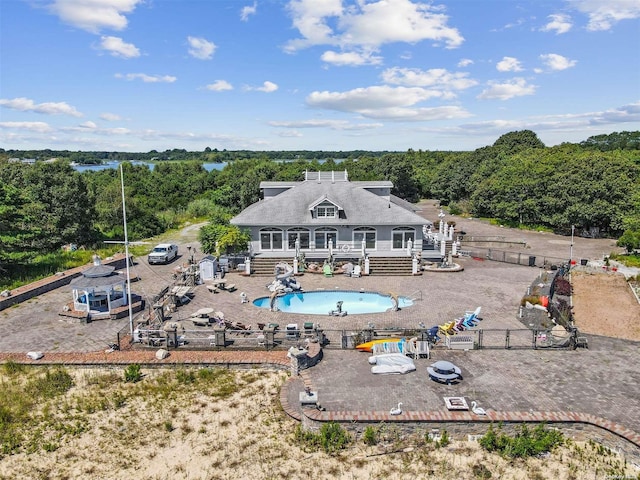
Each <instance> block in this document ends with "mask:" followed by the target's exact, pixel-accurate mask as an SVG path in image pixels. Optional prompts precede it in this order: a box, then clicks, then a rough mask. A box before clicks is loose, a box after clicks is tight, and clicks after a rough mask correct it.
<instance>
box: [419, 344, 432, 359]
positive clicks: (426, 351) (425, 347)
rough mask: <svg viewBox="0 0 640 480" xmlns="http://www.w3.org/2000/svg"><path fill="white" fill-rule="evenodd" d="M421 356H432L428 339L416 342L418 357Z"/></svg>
mask: <svg viewBox="0 0 640 480" xmlns="http://www.w3.org/2000/svg"><path fill="white" fill-rule="evenodd" d="M421 356H425V357H427V358H429V357H430V356H431V350H430V348H429V342H428V341H426V340H418V341H417V342H416V358H420V357H421Z"/></svg>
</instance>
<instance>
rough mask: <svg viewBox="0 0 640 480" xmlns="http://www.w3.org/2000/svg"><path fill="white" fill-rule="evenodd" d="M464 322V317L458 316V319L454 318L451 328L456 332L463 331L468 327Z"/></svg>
mask: <svg viewBox="0 0 640 480" xmlns="http://www.w3.org/2000/svg"><path fill="white" fill-rule="evenodd" d="M464 322H465V319H464V317H462V318H459V319H458V320H456V322H455V325H454V326H453V329H454V330H455V331H456V332H464V331H465V330H466V329H467V328H468V327H467V326H466V325H465V323H464Z"/></svg>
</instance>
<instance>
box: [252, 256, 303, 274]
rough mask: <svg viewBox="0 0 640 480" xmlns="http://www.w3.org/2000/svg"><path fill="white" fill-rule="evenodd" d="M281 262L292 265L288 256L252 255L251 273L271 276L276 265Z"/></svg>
mask: <svg viewBox="0 0 640 480" xmlns="http://www.w3.org/2000/svg"><path fill="white" fill-rule="evenodd" d="M282 262H284V263H288V264H289V265H291V266H293V260H292V259H291V258H290V257H260V256H257V257H254V258H252V259H251V275H256V276H259V277H273V276H274V271H275V268H276V265H277V264H278V263H282Z"/></svg>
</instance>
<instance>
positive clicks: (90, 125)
mask: <svg viewBox="0 0 640 480" xmlns="http://www.w3.org/2000/svg"><path fill="white" fill-rule="evenodd" d="M80 127H82V128H88V129H91V130H95V129H96V128H98V125H96V124H95V122H92V121H91V120H88V121H86V122H84V123H81V124H80Z"/></svg>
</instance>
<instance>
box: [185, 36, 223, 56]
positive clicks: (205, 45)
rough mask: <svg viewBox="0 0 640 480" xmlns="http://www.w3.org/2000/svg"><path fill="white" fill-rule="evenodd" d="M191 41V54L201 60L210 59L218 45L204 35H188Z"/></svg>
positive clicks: (188, 39) (188, 40)
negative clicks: (203, 36)
mask: <svg viewBox="0 0 640 480" xmlns="http://www.w3.org/2000/svg"><path fill="white" fill-rule="evenodd" d="M187 42H189V47H190V48H189V55H191V56H192V57H193V58H197V59H199V60H210V59H211V58H212V57H213V52H215V51H216V45H215V43H213V42H210V41H209V40H207V39H205V38H202V37H187Z"/></svg>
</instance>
